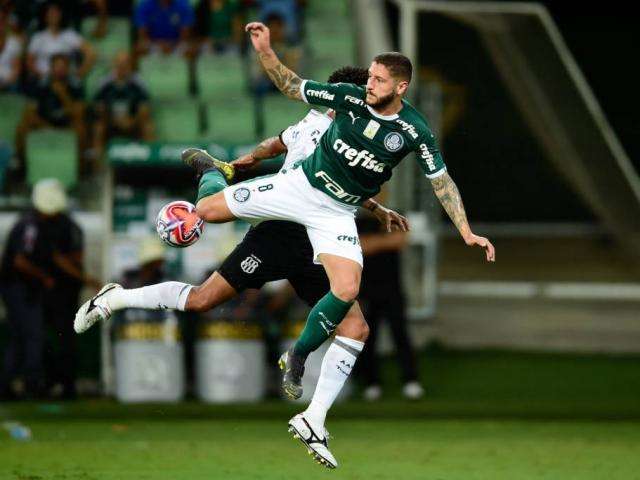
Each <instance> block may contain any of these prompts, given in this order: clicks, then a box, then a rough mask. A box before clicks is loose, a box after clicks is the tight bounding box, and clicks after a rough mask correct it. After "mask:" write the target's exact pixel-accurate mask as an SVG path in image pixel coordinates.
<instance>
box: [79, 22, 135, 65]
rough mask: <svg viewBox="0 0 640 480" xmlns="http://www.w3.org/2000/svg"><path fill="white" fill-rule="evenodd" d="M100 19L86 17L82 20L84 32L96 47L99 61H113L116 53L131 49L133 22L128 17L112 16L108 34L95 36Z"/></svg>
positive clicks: (108, 25)
mask: <svg viewBox="0 0 640 480" xmlns="http://www.w3.org/2000/svg"><path fill="white" fill-rule="evenodd" d="M97 21H98V19H97V18H96V17H89V18H86V19H85V20H84V21H83V22H82V33H83V35H84V36H85V37H86V38H87V39H88V40H89V41H90V42H91V44H92V45H93V46H94V47H95V49H96V51H97V53H98V60H99V61H107V62H109V61H111V59H112V58H113V57H114V55H115V54H116V53H117V52H119V51H121V50H124V51H129V49H130V43H131V42H130V36H131V23H130V22H129V19H127V18H118V17H110V18H109V22H108V24H107V29H108V30H107V34H106V35H105V36H104V37H103V38H93V37H92V36H91V34H92V33H93V31H94V29H95V26H96V23H97Z"/></svg>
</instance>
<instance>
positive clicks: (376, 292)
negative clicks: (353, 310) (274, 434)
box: [356, 214, 424, 400]
mask: <svg viewBox="0 0 640 480" xmlns="http://www.w3.org/2000/svg"><path fill="white" fill-rule="evenodd" d="M356 224H357V226H358V232H359V234H360V245H361V246H362V253H363V255H364V271H365V272H366V275H363V276H362V285H361V287H360V296H359V297H358V299H359V301H360V304H361V305H362V310H363V312H364V315H365V318H366V319H367V323H368V324H369V339H368V341H367V344H366V345H365V347H364V351H363V352H362V354H361V356H360V358H361V360H360V369H361V372H362V374H363V376H364V382H365V385H366V387H365V391H364V398H365V399H367V400H377V399H379V398H380V396H381V395H382V387H381V386H380V369H379V366H378V360H377V358H376V340H377V337H378V332H379V330H380V324H381V323H382V320H383V319H385V320H386V321H387V322H388V325H389V327H390V328H391V333H392V336H393V341H394V343H395V347H396V352H397V355H398V359H399V362H400V368H401V371H402V381H403V384H404V387H403V390H402V393H403V395H404V396H405V397H407V398H410V399H417V398H420V397H422V395H424V390H423V388H422V386H421V385H420V383H419V381H418V371H417V368H416V361H415V357H414V353H413V348H412V346H411V341H410V340H409V335H408V333H407V314H406V299H405V294H404V289H403V287H402V281H401V271H400V268H401V265H400V252H401V251H402V249H403V248H404V247H405V246H406V243H407V233H406V232H403V231H395V232H391V233H387V232H383V231H381V230H380V222H379V221H378V220H377V219H376V218H375V217H373V216H372V215H370V214H367V215H362V216H360V217H358V219H357V222H356Z"/></svg>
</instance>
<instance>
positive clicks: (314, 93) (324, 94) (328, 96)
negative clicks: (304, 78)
mask: <svg viewBox="0 0 640 480" xmlns="http://www.w3.org/2000/svg"><path fill="white" fill-rule="evenodd" d="M307 97H316V98H321V99H323V100H333V99H334V98H336V96H335V95H334V94H333V93H329V92H328V91H326V90H307Z"/></svg>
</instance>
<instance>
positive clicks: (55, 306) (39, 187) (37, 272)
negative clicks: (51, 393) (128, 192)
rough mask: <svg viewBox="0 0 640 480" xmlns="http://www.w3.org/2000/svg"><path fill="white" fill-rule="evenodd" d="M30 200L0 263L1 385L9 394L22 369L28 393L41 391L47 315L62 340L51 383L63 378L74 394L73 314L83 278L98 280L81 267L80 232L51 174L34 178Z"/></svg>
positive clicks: (67, 392)
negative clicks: (2, 316) (2, 320)
mask: <svg viewBox="0 0 640 480" xmlns="http://www.w3.org/2000/svg"><path fill="white" fill-rule="evenodd" d="M33 204H34V209H33V210H31V211H29V212H27V213H26V214H24V215H23V216H22V217H21V218H20V219H19V220H18V222H17V223H16V224H15V225H14V227H13V228H12V230H11V232H10V234H9V238H8V240H7V244H6V248H5V253H4V257H3V260H2V267H1V269H0V278H1V279H2V281H1V283H2V296H3V299H4V302H5V305H6V307H7V322H8V324H9V335H10V338H9V343H8V345H7V348H6V351H5V359H4V360H5V363H4V370H3V373H2V379H1V380H0V390H1V393H2V394H3V396H7V397H11V396H12V393H13V392H12V390H11V383H12V381H13V380H14V379H15V377H17V375H18V374H19V373H20V371H21V370H22V371H23V373H24V376H25V387H26V394H27V396H35V397H38V396H42V395H43V394H44V393H45V382H44V373H45V372H44V368H43V355H44V352H45V345H44V341H45V334H44V332H45V325H44V319H45V318H46V319H47V321H48V323H50V325H51V326H52V327H53V329H54V334H55V338H58V339H59V340H60V345H59V348H58V349H57V350H56V351H55V352H52V355H51V357H52V358H51V359H50V360H51V361H48V362H47V364H48V366H49V367H51V369H52V372H51V374H52V375H53V378H52V382H50V383H55V382H60V383H62V387H63V391H62V396H63V397H67V398H69V397H73V396H74V395H75V386H74V383H75V347H74V338H75V335H74V333H73V314H74V312H75V310H76V308H77V306H78V294H79V292H80V288H81V286H82V284H83V283H90V284H94V285H95V284H96V283H97V282H96V281H95V280H93V279H91V278H90V277H86V276H85V275H84V273H83V269H82V232H81V230H80V228H79V227H78V226H77V225H76V224H75V222H73V220H72V219H71V218H70V217H69V216H68V215H66V214H65V213H64V210H65V208H66V195H65V193H64V188H63V187H62V185H61V184H60V183H59V182H58V181H57V180H53V179H50V180H42V181H40V182H38V184H36V186H35V187H34V189H33ZM48 360H49V359H48Z"/></svg>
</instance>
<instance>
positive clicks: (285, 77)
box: [245, 22, 302, 100]
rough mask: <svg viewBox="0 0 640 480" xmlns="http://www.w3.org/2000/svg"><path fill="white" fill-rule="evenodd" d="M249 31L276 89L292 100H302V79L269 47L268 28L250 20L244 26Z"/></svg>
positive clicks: (263, 65) (263, 66) (261, 61)
mask: <svg viewBox="0 0 640 480" xmlns="http://www.w3.org/2000/svg"><path fill="white" fill-rule="evenodd" d="M245 31H246V32H248V33H249V35H250V39H251V43H252V44H253V48H254V49H255V51H256V52H257V53H258V59H259V60H260V63H261V64H262V68H264V70H265V72H267V75H268V76H269V78H270V79H271V81H272V82H273V83H274V85H275V86H276V87H278V89H279V90H280V91H281V92H282V93H284V94H285V95H286V96H287V97H289V98H291V99H293V100H302V95H301V94H300V85H301V84H302V79H301V78H300V77H299V76H298V75H296V74H295V73H294V72H292V71H291V70H289V69H288V68H287V67H285V66H284V65H283V64H282V62H281V61H280V59H279V58H278V56H277V55H276V53H275V52H274V51H273V49H272V48H271V33H270V32H269V28H268V27H267V26H266V25H265V24H263V23H260V22H251V23H248V24H247V25H246V26H245Z"/></svg>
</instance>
